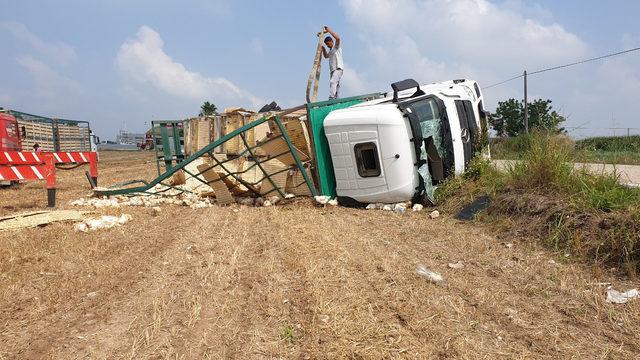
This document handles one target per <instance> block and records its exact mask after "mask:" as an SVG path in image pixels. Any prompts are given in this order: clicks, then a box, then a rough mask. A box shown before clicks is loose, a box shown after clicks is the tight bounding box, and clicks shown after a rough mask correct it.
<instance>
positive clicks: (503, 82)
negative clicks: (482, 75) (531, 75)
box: [483, 75, 524, 90]
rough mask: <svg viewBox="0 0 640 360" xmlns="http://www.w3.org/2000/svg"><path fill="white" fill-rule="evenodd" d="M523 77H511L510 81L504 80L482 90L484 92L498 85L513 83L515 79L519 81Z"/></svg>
mask: <svg viewBox="0 0 640 360" xmlns="http://www.w3.org/2000/svg"><path fill="white" fill-rule="evenodd" d="M523 76H524V75H518V76H514V77H512V78H511V79H507V80H505V81H501V82H499V83H496V84H493V85H489V86H485V87H483V89H485V90H486V89H491V88H492V87H496V86H498V85H502V84H506V83H508V82H509V81H513V80H515V79H520V78H521V77H523Z"/></svg>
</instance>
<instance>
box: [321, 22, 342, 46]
mask: <svg viewBox="0 0 640 360" xmlns="http://www.w3.org/2000/svg"><path fill="white" fill-rule="evenodd" d="M324 31H326V32H328V33H329V34H331V36H333V38H334V39H335V41H336V48H339V47H340V36H338V34H336V33H335V32H334V31H333V30H331V28H330V27H328V26H325V27H324Z"/></svg>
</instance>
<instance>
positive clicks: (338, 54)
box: [329, 44, 344, 72]
mask: <svg viewBox="0 0 640 360" xmlns="http://www.w3.org/2000/svg"><path fill="white" fill-rule="evenodd" d="M329 69H331V72H334V71H336V70H338V69H344V63H343V62H342V47H341V46H340V45H339V44H336V45H334V46H333V48H332V49H331V50H329Z"/></svg>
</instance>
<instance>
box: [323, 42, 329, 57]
mask: <svg viewBox="0 0 640 360" xmlns="http://www.w3.org/2000/svg"><path fill="white" fill-rule="evenodd" d="M322 56H324V58H325V59H328V58H329V54H328V53H327V49H325V47H324V45H322Z"/></svg>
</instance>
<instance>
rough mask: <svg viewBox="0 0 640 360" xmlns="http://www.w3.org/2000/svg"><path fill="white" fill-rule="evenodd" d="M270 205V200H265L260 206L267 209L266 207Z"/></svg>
mask: <svg viewBox="0 0 640 360" xmlns="http://www.w3.org/2000/svg"><path fill="white" fill-rule="evenodd" d="M271 205H272V204H271V201H270V200H265V201H264V203H263V204H262V206H265V207H267V206H271Z"/></svg>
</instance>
